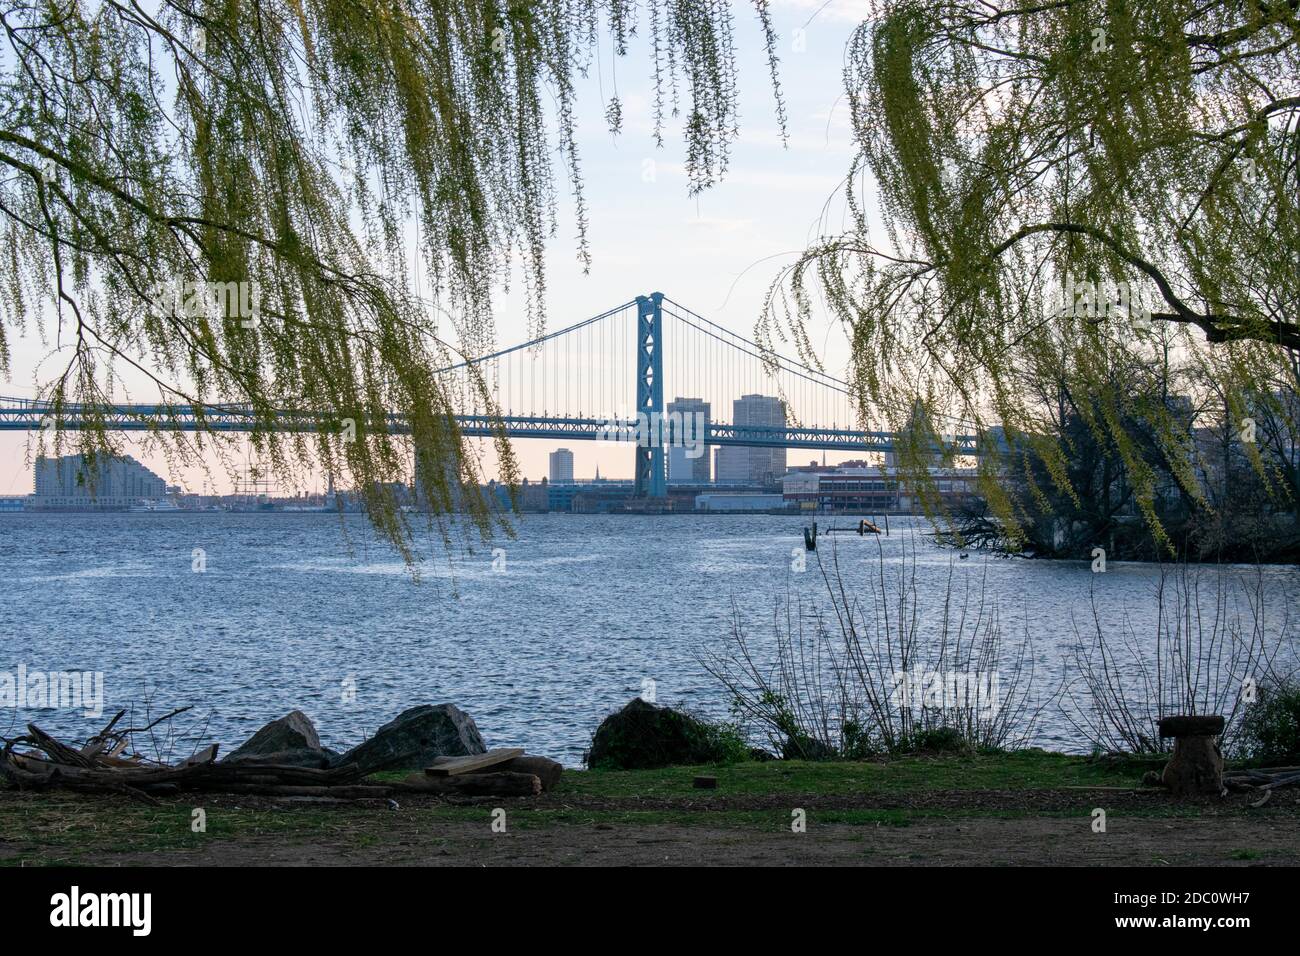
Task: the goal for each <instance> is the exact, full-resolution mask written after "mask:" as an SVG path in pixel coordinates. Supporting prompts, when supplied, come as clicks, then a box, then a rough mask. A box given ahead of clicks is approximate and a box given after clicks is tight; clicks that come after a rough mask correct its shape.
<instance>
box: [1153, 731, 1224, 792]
mask: <svg viewBox="0 0 1300 956" xmlns="http://www.w3.org/2000/svg"><path fill="white" fill-rule="evenodd" d="M1223 724H1224V720H1223V718H1222V717H1221V716H1218V715H1213V716H1195V715H1180V716H1176V717H1165V718H1164V719H1163V720H1161V721H1160V736H1161V737H1173V738H1174V754H1173V756H1172V757H1171V758H1170V760H1169V763H1167V764H1165V772H1164V774H1163V775H1162V776H1161V778H1160V782H1161V783H1163V784H1164V785H1165V786H1166V787H1168V788H1169V790H1170V792H1171V793H1174V794H1176V795H1178V796H1189V795H1193V794H1215V795H1218V794H1220V793H1222V792H1223V754H1222V753H1220V751H1219V743H1218V736H1219V734H1221V733H1223Z"/></svg>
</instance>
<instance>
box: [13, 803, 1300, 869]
mask: <svg viewBox="0 0 1300 956" xmlns="http://www.w3.org/2000/svg"><path fill="white" fill-rule="evenodd" d="M373 837H374V839H373V841H372V842H369V843H368V844H367V845H362V846H359V845H357V844H356V843H355V841H352V840H348V839H346V838H345V839H343V840H339V839H337V838H332V839H329V840H323V841H321V842H317V843H296V842H294V843H286V842H284V841H283V840H282V839H278V838H269V837H262V836H259V837H254V838H246V839H242V840H240V841H237V842H236V841H229V840H226V841H214V842H213V843H212V844H211V845H210V846H208V847H205V848H202V849H197V850H180V849H175V850H167V851H160V852H151V853H93V854H91V855H89V856H87V857H83V861H84V862H86V863H92V864H94V863H98V864H108V865H139V864H145V865H150V864H152V865H173V866H210V865H217V866H274V865H308V866H310V865H318V866H319V865H353V866H358V865H361V866H406V865H421V866H440V865H449V866H455V865H529V864H534V865H580V866H609V865H659V866H664V865H668V866H682V865H741V866H793V865H808V864H831V865H873V866H909V865H918V864H920V865H925V864H930V865H934V864H939V865H953V864H967V865H988V864H991V865H1019V866H1025V865H1074V866H1077V865H1091V866H1105V865H1116V864H1126V865H1138V866H1143V865H1151V866H1161V865H1213V866H1223V865H1251V864H1255V865H1258V864H1261V863H1267V864H1272V865H1278V864H1281V865H1292V866H1294V865H1300V832H1298V830H1297V826H1296V822H1295V820H1294V819H1286V818H1278V819H1272V820H1269V819H1260V820H1252V819H1240V818H1219V819H1172V820H1171V819H1151V818H1131V817H1130V818H1120V819H1114V818H1112V819H1111V820H1110V821H1108V827H1107V832H1106V833H1093V832H1092V828H1091V821H1090V819H1088V818H1082V819H1069V818H1064V819H1042V818H1025V819H989V818H963V819H960V820H927V821H924V822H918V823H912V824H910V825H908V826H902V827H900V826H860V825H847V824H827V825H818V824H817V823H816V822H815V821H813V822H811V823H810V824H809V827H808V830H807V832H805V833H792V832H772V831H770V830H758V829H748V828H740V827H690V828H684V827H680V826H667V825H662V824H656V825H596V826H583V825H557V826H548V827H536V828H522V829H517V830H514V831H511V830H509V829H507V832H505V833H496V834H494V833H492V832H491V831H490V827H489V821H488V818H487V814H486V813H485V815H484V820H483V823H481V824H472V823H464V822H455V823H440V824H439V825H438V826H437V828H436V830H431V831H430V832H409V831H408V832H404V831H403V828H402V827H400V826H390V827H386V828H384V829H383V830H382V831H379V832H375V833H374V834H373ZM0 852H2V851H0Z"/></svg>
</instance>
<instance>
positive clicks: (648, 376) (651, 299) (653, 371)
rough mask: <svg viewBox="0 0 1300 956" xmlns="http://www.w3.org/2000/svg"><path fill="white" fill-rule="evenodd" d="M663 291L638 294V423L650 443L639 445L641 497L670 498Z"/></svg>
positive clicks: (636, 485) (635, 486) (637, 484)
mask: <svg viewBox="0 0 1300 956" xmlns="http://www.w3.org/2000/svg"><path fill="white" fill-rule="evenodd" d="M663 299H664V294H663V293H662V292H652V293H651V294H650V295H648V296H647V295H639V296H637V297H636V412H637V423H638V425H640V423H642V422H645V423H646V424H647V425H648V426H649V429H648V434H647V435H641V434H638V436H637V437H638V439H644V438H648V439H649V441H648V442H647V443H646V444H642V443H641V441H640V440H639V441H638V442H637V446H636V468H635V470H634V471H633V472H632V474H633V475H634V476H635V480H634V483H633V494H634V495H635V496H636V497H638V498H666V497H668V476H667V474H666V473H665V469H664V448H663V443H662V439H663V430H662V426H661V423H662V421H663V416H664V348H663V344H664V343H663V334H664V313H663Z"/></svg>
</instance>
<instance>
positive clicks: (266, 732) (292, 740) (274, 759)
mask: <svg viewBox="0 0 1300 956" xmlns="http://www.w3.org/2000/svg"><path fill="white" fill-rule="evenodd" d="M336 756H337V755H336V754H335V753H334V752H333V751H331V750H327V749H325V748H324V747H322V746H321V745H320V737H318V736H317V734H316V728H315V727H314V726H313V725H312V722H311V719H310V718H309V717H308V716H307V715H306V714H304V713H303V712H302V711H300V710H293V711H290V712H289V713H287V714H285V715H284V716H283V717H281V718H280V719H279V720H273V721H271V722H270V723H269V724H267V725H266V726H265V727H263V728H262V729H261V730H259V731H258V732H257V733H255V734H253V736H252V737H250V738H249V739H248V740H247V741H246V742H245V743H244V744H243V745H242V746H240V747H239V748H237V749H235V750H233V751H231V752H230V753H229V754H228V755H227V756H226V758H225V761H224V762H226V763H248V762H255V763H276V764H289V765H292V766H296V767H328V766H329V765H330V763H331V762H332V761H333V760H334V758H335V757H336Z"/></svg>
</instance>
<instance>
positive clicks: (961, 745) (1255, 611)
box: [703, 544, 1300, 763]
mask: <svg viewBox="0 0 1300 956" xmlns="http://www.w3.org/2000/svg"><path fill="white" fill-rule="evenodd" d="M879 547H880V545H879V544H878V548H879ZM882 555H883V552H881V553H879V554H878V555H877V560H876V561H875V562H874V563H872V564H869V565H868V567H867V569H866V570H865V571H863V572H861V573H859V574H854V575H852V576H851V577H850V576H848V575H847V573H846V572H845V571H844V570H843V569H842V568H841V566H840V564H839V562H838V556H837V553H836V552H835V551H834V550H832V551H830V552H829V555H828V556H824V555H823V553H822V552H818V553H817V557H816V568H817V570H818V572H819V573H820V575H821V579H822V584H823V585H824V598H825V600H824V602H814V601H813V600H811V599H809V598H806V597H800V598H795V599H792V598H790V597H789V595H787V597H786V599H785V600H784V601H783V602H782V603H781V604H780V605H779V606H778V608H777V610H776V613H775V614H774V617H773V622H772V628H771V631H770V632H769V633H768V634H764V635H761V636H759V637H755V636H754V635H750V634H747V633H746V631H745V628H744V627H743V625H742V623H741V619H740V616H739V615H738V614H737V615H734V616H733V622H732V632H731V640H730V643H729V644H728V646H727V647H726V649H724V650H722V651H720V652H717V653H713V654H710V655H707V656H706V657H705V658H704V659H703V665H704V667H705V669H706V670H708V672H709V673H710V674H712V675H713V677H714V678H715V679H716V680H717V681H718V683H719V685H720V686H721V687H722V688H723V690H724V691H725V692H726V694H727V695H728V697H729V698H730V699H731V701H732V707H733V711H734V714H735V717H736V720H737V724H736V726H738V727H740V728H743V732H744V733H747V734H749V735H751V736H753V737H757V738H760V739H762V740H764V741H765V742H766V743H767V745H768V747H769V748H770V750H771V752H772V753H774V754H776V755H779V756H782V757H787V758H789V757H796V758H801V759H819V758H820V759H863V758H873V757H882V756H888V755H898V754H906V753H924V752H958V753H988V752H1005V751H1015V750H1019V749H1022V748H1024V747H1025V746H1026V745H1027V744H1028V743H1029V742H1030V741H1032V740H1033V739H1035V737H1036V734H1037V731H1038V729H1039V727H1040V725H1041V723H1042V721H1043V718H1044V717H1045V715H1047V714H1049V713H1051V714H1053V715H1055V716H1058V717H1059V718H1060V719H1061V721H1062V722H1063V723H1064V724H1065V725H1066V726H1068V727H1069V728H1071V729H1072V731H1073V734H1074V741H1075V745H1076V746H1077V747H1079V748H1080V749H1087V750H1090V751H1091V752H1094V753H1104V754H1148V755H1158V754H1165V753H1167V752H1168V751H1170V750H1171V749H1172V746H1173V741H1172V740H1170V739H1167V738H1162V737H1161V736H1160V733H1159V729H1158V728H1159V724H1160V721H1161V719H1162V718H1165V717H1168V716H1172V715H1180V714H1218V715H1222V716H1223V717H1224V718H1225V729H1224V732H1223V734H1222V736H1221V739H1220V744H1221V746H1222V748H1223V750H1224V752H1225V753H1226V754H1228V755H1229V756H1232V757H1234V758H1239V759H1248V760H1256V761H1264V760H1270V761H1273V762H1277V763H1293V762H1296V761H1295V760H1293V759H1292V757H1291V756H1289V755H1292V754H1294V753H1295V750H1296V747H1297V743H1298V742H1300V731H1298V730H1297V726H1298V717H1300V715H1298V714H1297V710H1296V694H1295V679H1296V677H1295V675H1296V673H1297V653H1296V651H1297V648H1296V646H1295V634H1294V632H1293V631H1292V630H1290V629H1289V624H1288V619H1287V618H1286V616H1285V615H1283V617H1282V623H1281V626H1273V627H1270V626H1267V625H1266V623H1265V613H1266V608H1267V607H1268V606H1269V604H1270V602H1271V601H1272V600H1273V599H1274V598H1275V597H1276V596H1275V595H1272V594H1270V593H1269V590H1268V587H1267V585H1266V581H1265V578H1264V576H1263V575H1261V574H1258V573H1257V574H1256V575H1254V576H1253V577H1247V578H1244V579H1243V578H1242V576H1241V575H1230V574H1228V573H1227V572H1226V571H1225V570H1224V569H1214V568H1209V567H1201V566H1191V567H1189V566H1186V565H1182V566H1178V567H1175V568H1171V569H1166V570H1162V573H1161V575H1160V578H1159V580H1158V581H1157V582H1156V584H1155V587H1154V591H1153V594H1152V595H1151V599H1152V601H1153V602H1154V604H1155V607H1156V611H1157V613H1156V615H1155V618H1154V621H1153V623H1152V624H1151V625H1150V627H1149V629H1143V630H1142V631H1140V632H1139V630H1138V629H1137V628H1136V627H1135V625H1134V624H1133V621H1132V618H1131V617H1130V616H1129V615H1128V614H1127V613H1124V614H1122V616H1121V618H1120V621H1119V623H1118V624H1116V623H1115V622H1114V620H1113V619H1111V618H1108V617H1106V616H1104V615H1103V614H1102V613H1101V612H1100V611H1099V607H1098V603H1097V595H1096V591H1095V590H1094V591H1093V593H1092V597H1091V605H1090V607H1088V608H1086V609H1082V610H1081V612H1080V613H1078V614H1075V615H1071V618H1070V619H1069V620H1068V621H1066V620H1062V621H1056V622H1053V626H1055V627H1058V628H1060V629H1061V630H1064V631H1067V632H1071V633H1072V634H1073V641H1072V643H1071V646H1070V648H1069V651H1068V654H1067V658H1066V661H1065V664H1064V666H1063V667H1062V668H1060V669H1053V671H1047V670H1046V669H1045V668H1043V667H1041V666H1039V665H1038V663H1037V661H1038V658H1037V656H1036V654H1035V653H1034V646H1033V640H1032V635H1031V634H1030V631H1029V621H1028V619H1026V621H1025V622H1024V624H1023V625H1022V626H1021V628H1020V629H1019V632H1018V633H1014V634H1009V633H1006V631H1005V629H1004V626H1003V623H1002V619H1001V617H1000V614H999V608H998V605H997V603H996V602H995V601H993V600H992V599H991V598H990V597H989V595H988V594H987V593H986V591H985V589H984V573H985V572H981V571H968V570H966V569H965V567H964V566H962V568H961V570H959V569H958V563H957V562H956V561H953V562H951V563H950V565H949V569H948V573H947V578H946V581H945V587H944V590H943V592H942V593H929V594H925V593H923V592H922V590H921V589H920V588H919V586H918V583H917V573H916V563H915V562H916V552H915V549H914V547H911V546H909V545H906V544H905V545H904V546H903V555H902V558H901V560H900V561H897V562H886V561H884V560H883V556H882ZM1067 749H1068V748H1067Z"/></svg>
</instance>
